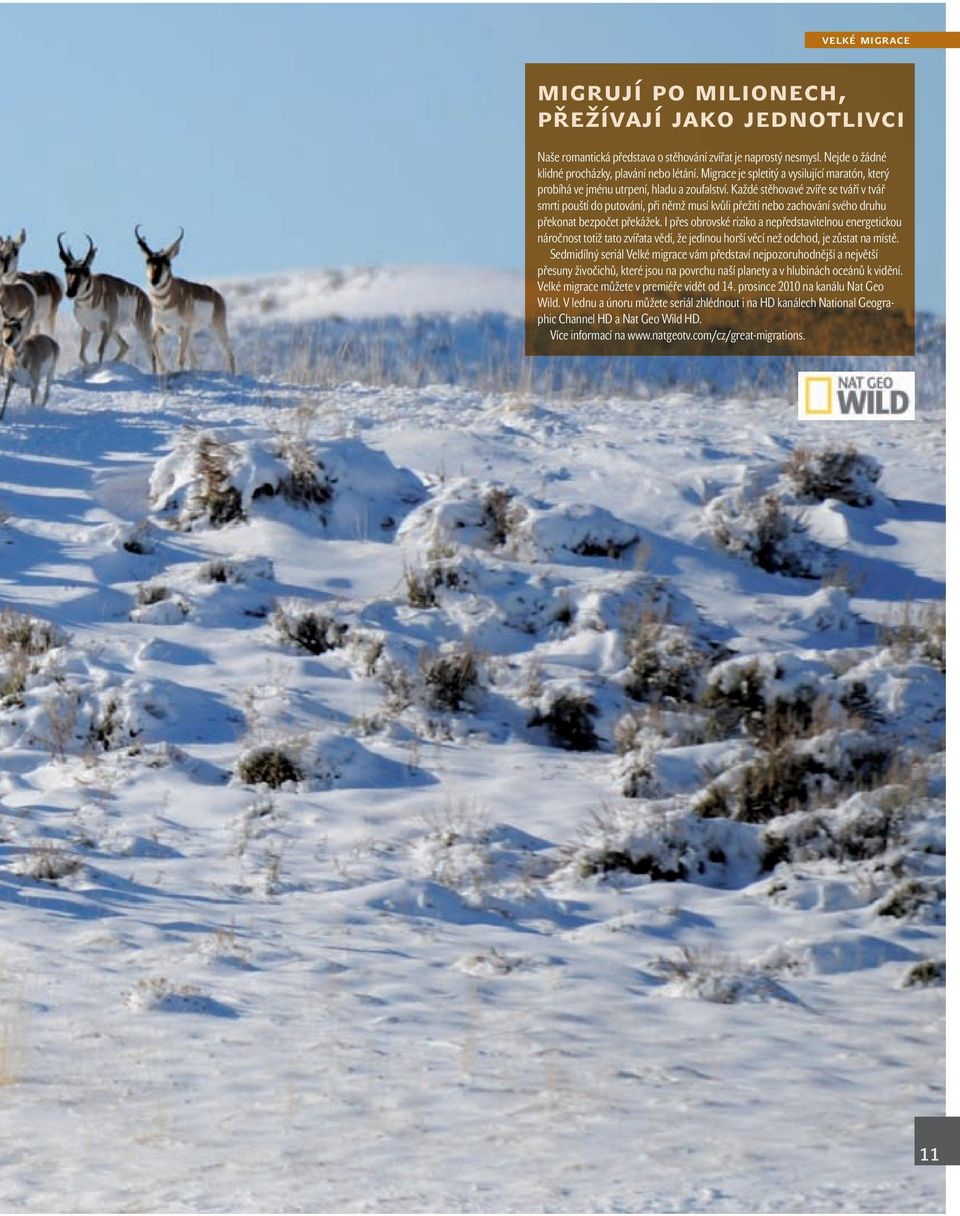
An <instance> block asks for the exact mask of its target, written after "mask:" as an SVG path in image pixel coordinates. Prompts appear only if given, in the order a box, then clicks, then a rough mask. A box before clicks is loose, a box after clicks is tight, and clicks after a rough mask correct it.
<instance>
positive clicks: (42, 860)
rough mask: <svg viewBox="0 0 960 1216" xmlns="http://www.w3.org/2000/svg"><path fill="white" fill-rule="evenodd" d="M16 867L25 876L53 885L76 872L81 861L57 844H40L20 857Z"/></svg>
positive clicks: (81, 864)
mask: <svg viewBox="0 0 960 1216" xmlns="http://www.w3.org/2000/svg"><path fill="white" fill-rule="evenodd" d="M16 868H17V872H18V873H19V874H22V875H23V876H24V877H25V878H32V879H33V880H34V881H35V882H49V883H52V884H54V885H55V884H56V883H58V882H59V881H60V880H61V879H62V878H69V876H70V875H71V874H76V873H77V871H78V870H80V869H82V868H83V862H82V860H81V859H80V858H79V857H75V856H74V855H73V854H72V853H68V852H67V851H66V849H62V848H60V847H58V846H57V845H52V844H42V845H40V846H38V847H37V848H36V849H34V850H33V852H32V853H28V854H26V855H25V856H24V857H22V858H21V859H20V861H19V863H18V865H17V867H16Z"/></svg>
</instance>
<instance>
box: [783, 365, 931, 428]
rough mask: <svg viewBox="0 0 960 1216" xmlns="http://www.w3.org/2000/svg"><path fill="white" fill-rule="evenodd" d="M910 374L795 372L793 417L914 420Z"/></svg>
mask: <svg viewBox="0 0 960 1216" xmlns="http://www.w3.org/2000/svg"><path fill="white" fill-rule="evenodd" d="M915 411H916V399H915V392H914V373H913V372H797V417H798V418H803V419H806V420H807V421H809V420H811V419H819V420H821V421H823V422H844V421H848V420H850V421H856V422H880V421H884V422H901V421H904V422H905V421H913V419H914V418H915V417H916V412H915Z"/></svg>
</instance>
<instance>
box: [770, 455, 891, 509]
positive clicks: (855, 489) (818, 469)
mask: <svg viewBox="0 0 960 1216" xmlns="http://www.w3.org/2000/svg"><path fill="white" fill-rule="evenodd" d="M783 472H784V474H785V475H786V477H787V479H788V481H790V482H791V483H792V484H793V486H794V488H795V489H796V492H797V494H798V496H799V497H801V498H804V499H806V500H808V501H810V502H824V501H825V500H826V499H828V498H837V499H839V500H840V502H845V503H846V504H847V505H848V506H851V507H868V506H870V504H871V503H872V502H873V500H874V487H875V486H876V484H877V482H878V481H879V480H880V473H881V472H882V469H881V466H880V462H879V461H878V460H875V459H874V457H872V456H864V455H863V454H862V453H860V452H858V451H857V449H856V448H855V447H853V446H852V445H848V446H847V447H845V448H824V449H823V450H822V451H819V452H814V451H811V449H810V448H797V449H796V450H795V451H794V452H793V453H792V455H791V456H790V458H789V460H787V462H786V463H785V464H784V466H783Z"/></svg>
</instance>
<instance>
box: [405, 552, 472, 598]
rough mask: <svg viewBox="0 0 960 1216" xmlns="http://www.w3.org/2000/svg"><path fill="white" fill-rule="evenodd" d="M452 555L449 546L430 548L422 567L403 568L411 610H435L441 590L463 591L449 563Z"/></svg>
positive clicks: (457, 573) (456, 571)
mask: <svg viewBox="0 0 960 1216" xmlns="http://www.w3.org/2000/svg"><path fill="white" fill-rule="evenodd" d="M456 555H457V550H456V548H454V547H453V546H451V545H441V544H434V545H432V546H431V547H430V549H429V550H428V551H427V555H426V556H427V560H426V563H425V564H423V565H416V566H407V565H405V566H404V568H403V581H404V586H405V587H406V591H407V603H408V604H409V605H410V607H411V608H436V606H437V603H438V600H437V592H438V591H439V590H440V588H441V587H447V588H449V589H450V590H451V591H458V590H462V589H463V587H464V586H465V582H464V577H463V574H462V573H461V571H460V570H459V568H458V567H457V566H456V565H455V564H454V562H453V560H452V559H454V558H455V557H456Z"/></svg>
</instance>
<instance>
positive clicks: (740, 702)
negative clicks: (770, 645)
mask: <svg viewBox="0 0 960 1216" xmlns="http://www.w3.org/2000/svg"><path fill="white" fill-rule="evenodd" d="M777 674H779V673H778V672H774V676H776V675H777ZM765 687H766V675H765V673H764V671H763V669H762V667H761V666H760V664H759V662H758V661H757V660H756V659H753V660H751V661H749V662H747V663H739V664H727V665H725V666H724V667H723V668H720V669H718V670H717V672H716V675H715V677H714V678H711V681H710V683H709V684H708V685H707V688H706V690H705V691H704V694H703V696H702V697H701V698H700V703H701V705H702V706H703V707H704V709H707V710H709V711H710V717H709V721H708V725H707V733H708V734H709V735H711V736H712V737H713V738H720V739H723V738H727V737H728V736H729V735H732V734H733V733H734V732H735V731H736V730H737V729H738V728H739V727H741V726H742V727H743V729H744V730H745V732H746V733H747V734H748V735H749V736H751V738H760V737H761V736H762V735H763V732H764V726H765V723H766V717H767V698H766V694H765Z"/></svg>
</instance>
